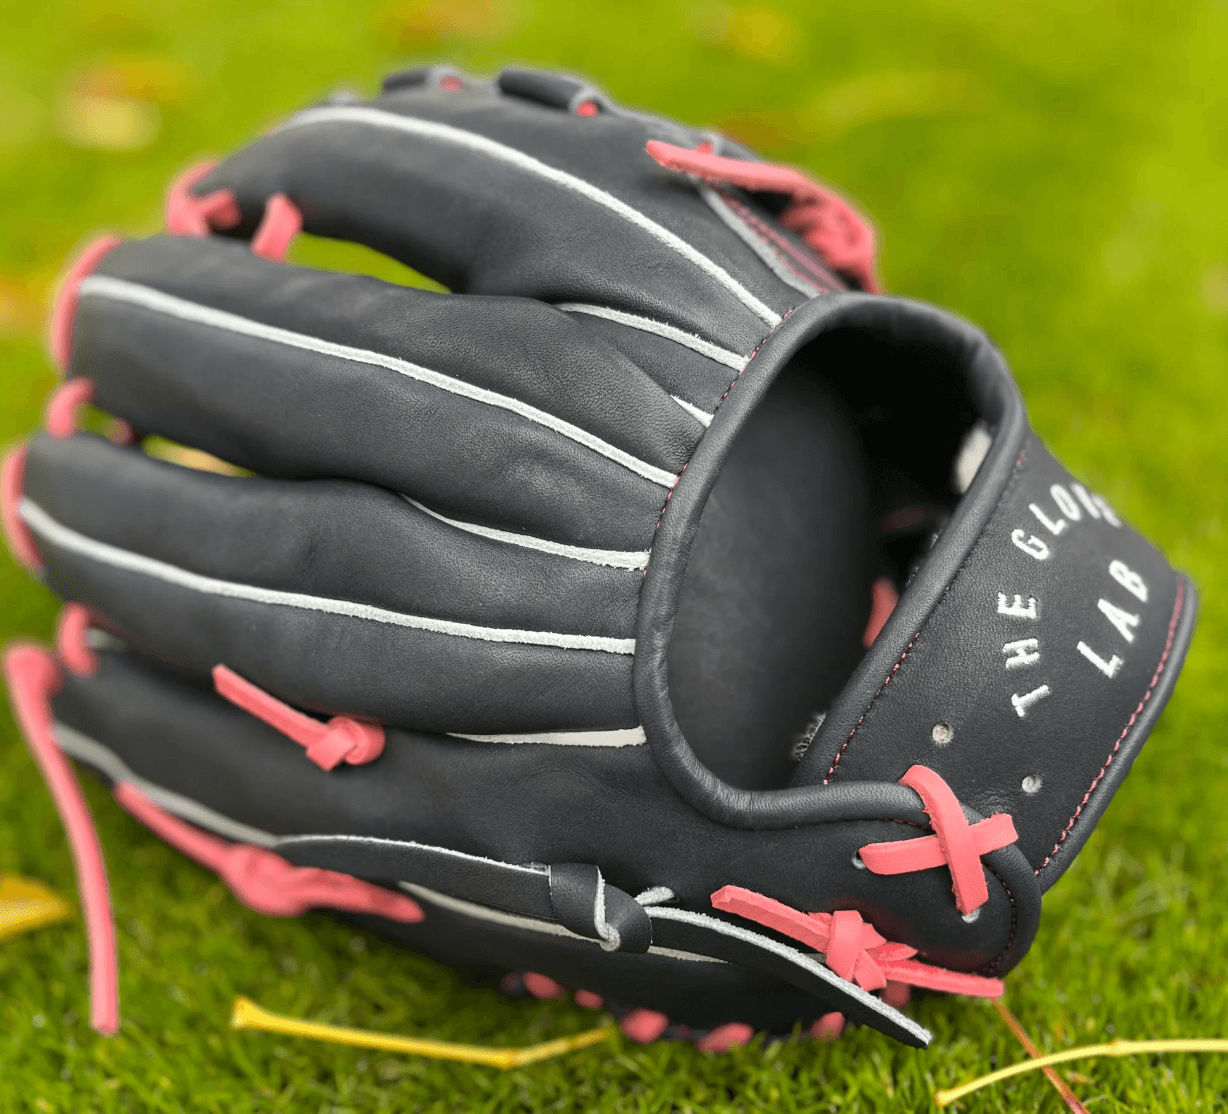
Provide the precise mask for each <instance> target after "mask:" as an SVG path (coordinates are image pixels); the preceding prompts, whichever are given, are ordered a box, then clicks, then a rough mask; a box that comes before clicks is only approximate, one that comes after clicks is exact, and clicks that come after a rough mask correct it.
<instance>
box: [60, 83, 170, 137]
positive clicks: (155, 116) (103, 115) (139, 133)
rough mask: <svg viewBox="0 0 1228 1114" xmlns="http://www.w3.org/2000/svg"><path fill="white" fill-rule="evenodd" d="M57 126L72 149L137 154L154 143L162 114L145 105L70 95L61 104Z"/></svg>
mask: <svg viewBox="0 0 1228 1114" xmlns="http://www.w3.org/2000/svg"><path fill="white" fill-rule="evenodd" d="M58 124H59V130H60V135H61V136H63V137H64V139H66V140H68V142H69V143H71V144H72V145H73V146H74V147H94V148H97V149H98V150H102V151H139V150H140V149H141V148H142V147H148V146H149V145H150V144H151V143H152V142H153V141H154V140H155V139H157V137H158V130H159V129H160V128H161V126H162V114H161V113H160V112H159V111H158V107H157V105H153V104H150V103H149V102H148V101H139V100H135V99H133V98H131V97H98V96H94V95H92V94H89V93H74V94H71V95H69V96H67V97H65V98H64V100H63V101H62V102H61V104H60V111H59V119H58Z"/></svg>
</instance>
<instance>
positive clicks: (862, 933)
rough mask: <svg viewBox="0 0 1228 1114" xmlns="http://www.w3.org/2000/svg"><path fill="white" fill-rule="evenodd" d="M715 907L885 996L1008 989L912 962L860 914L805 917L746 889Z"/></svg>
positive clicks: (727, 889)
mask: <svg viewBox="0 0 1228 1114" xmlns="http://www.w3.org/2000/svg"><path fill="white" fill-rule="evenodd" d="M712 905H713V907H714V908H716V909H720V910H721V911H722V912H726V913H733V914H734V915H735V916H739V917H745V918H746V919H747V920H751V921H754V922H756V923H757V924H761V925H763V926H764V927H765V928H770V929H774V930H775V931H776V932H779V933H781V934H783V935H785V936H788V937H790V938H792V939H794V940H797V941H798V942H799V943H802V944H806V945H808V946H809V947H812V948H814V950H815V951H816V952H820V953H822V957H823V962H824V964H825V965H826V966H827V967H828V968H830V969H831V970H832V971H833V972H834V973H835V974H837V975H839V976H840V977H841V978H842V979H845V980H846V981H848V982H853V983H856V984H857V985H858V986H860V987H861V988H862V989H863V990H884V989H886V987H887V983H888V982H895V983H903V984H905V985H907V986H917V987H924V988H925V989H927V990H939V991H942V992H943V993H946V994H970V995H974V996H976V997H980V998H997V997H998V996H999V995H1001V993H1002V991H1003V989H1004V988H1003V985H1002V981H1001V979H991V978H986V977H985V976H983V975H970V974H966V973H965V972H963V971H949V970H947V969H946V968H945V967H934V966H932V965H931V964H928V963H922V962H920V961H919V960H915V959H913V956H915V955H916V954H917V949H916V948H911V947H909V946H908V945H907V944H897V943H893V942H891V941H890V940H888V939H886V937H884V936H882V935H880V934H879V933H878V931H877V930H876V929H875V928H874V926H873V925H871V924H867V923H866V922H865V921H864V920H862V917H861V914H860V913H858V912H857V910H855V909H837V910H836V911H835V912H834V913H803V912H802V911H801V910H800V909H794V908H793V907H792V906H791V905H786V904H785V903H784V902H783V901H777V900H775V899H774V898H770V897H767V896H765V895H764V894H760V893H756V892H755V891H754V890H747V889H744V888H743V887H741V886H724V887H722V888H721V889H719V890H717V891H716V893H714V894H713V895H712Z"/></svg>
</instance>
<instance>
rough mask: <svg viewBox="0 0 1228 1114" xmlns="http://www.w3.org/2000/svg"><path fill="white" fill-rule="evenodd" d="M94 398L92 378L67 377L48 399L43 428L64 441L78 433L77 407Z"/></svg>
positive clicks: (58, 439)
mask: <svg viewBox="0 0 1228 1114" xmlns="http://www.w3.org/2000/svg"><path fill="white" fill-rule="evenodd" d="M93 400H94V381H93V380H92V379H85V378H76V379H66V380H65V381H64V382H63V383H61V384H60V385H59V386H58V387H56V389H55V390H54V391H52V392H51V396H50V397H49V398H48V399H47V408H46V410H45V411H44V412H43V428H44V429H45V430H46V431H47V432H48V433H49V434H50V435H51V436H52V437H54V438H55V439H56V440H57V441H64V440H67V439H68V438H69V437H71V436H72V435H73V434H74V433H76V432H77V431H78V429H79V427H78V425H77V407H78V406H86V405H88V404H89V403H90V402H92V401H93Z"/></svg>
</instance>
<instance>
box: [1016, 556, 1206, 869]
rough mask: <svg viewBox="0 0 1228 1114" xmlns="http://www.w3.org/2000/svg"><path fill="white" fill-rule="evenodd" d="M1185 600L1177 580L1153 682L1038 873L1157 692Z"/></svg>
mask: <svg viewBox="0 0 1228 1114" xmlns="http://www.w3.org/2000/svg"><path fill="white" fill-rule="evenodd" d="M1184 600H1185V584H1184V582H1183V581H1180V580H1178V581H1177V600H1176V602H1175V603H1174V604H1173V617H1172V619H1171V620H1170V622H1169V624H1168V640H1167V641H1166V642H1165V643H1164V653H1162V654H1161V655H1160V663H1159V665H1157V666H1156V671H1155V673H1154V675H1153V676H1152V678H1151V684H1150V685H1149V686H1148V688H1147V691H1146V692H1145V693H1143V699H1142V700H1140V701H1139V702H1138V707H1137V708H1135V709H1134V714H1133V715H1131V716H1130V718H1129V719H1128V720H1127V721H1126V726H1125V727H1123V728H1122V729H1121V734H1120V735H1118V736H1117V742H1115V743H1114V744H1113V749H1112V750H1111V751H1109V756H1108V757H1107V758H1106V759H1105V760H1104V765H1103V766H1101V767H1100V772H1099V773H1098V774H1097V775H1096V776H1095V777H1094V778H1092V783H1091V785H1089V786H1088V787H1087V792H1086V793H1084V794H1083V800H1081V801H1080V802H1079V807H1078V808H1076V809H1075V810H1074V815H1073V816H1072V817H1071V818H1070V821H1069V823H1067V825H1066V827H1065V828H1063V829H1062V834H1061V835H1060V836H1058V838H1057V842H1056V843H1055V844H1054V845H1053V850H1052V851H1050V852H1049V854H1048V855H1046V856H1045V861H1044V862H1043V863H1041V864H1040V866H1039V867H1038V868H1037V869H1036V870H1035V871H1033V873H1034V874H1036V875H1038V876H1039V874H1040V872H1041V871H1042V870H1044V869H1045V867H1047V866H1048V865H1049V864H1050V863H1051V862H1052V861H1053V856H1054V855H1056V854H1057V853H1058V852H1059V851H1060V850H1061V849H1062V844H1063V843H1065V842H1066V837H1067V836H1068V835H1069V834H1070V829H1071V828H1073V827H1074V825H1075V821H1076V820H1078V819H1079V816H1080V814H1081V813H1082V812H1083V808H1084V806H1085V805H1086V804H1087V802H1088V801H1089V800H1091V796H1092V794H1093V793H1094V792H1095V791H1096V786H1097V785H1099V784H1100V780H1101V779H1102V778H1103V777H1104V775H1105V773H1106V771H1107V770H1108V768H1109V767H1110V766H1111V765H1112V764H1113V759H1114V758H1116V757H1117V752H1118V751H1119V750H1120V749H1121V744H1122V743H1123V742H1125V740H1126V736H1127V735H1128V734H1129V733H1130V728H1132V727H1133V726H1134V724H1135V723H1136V722H1137V720H1138V717H1139V716H1140V715H1141V714H1142V711H1143V709H1144V708H1145V707H1146V706H1147V701H1148V700H1150V699H1151V694H1152V693H1153V692H1155V687H1156V685H1157V684H1159V681H1160V674H1161V673H1163V672H1164V666H1165V665H1166V664H1167V663H1168V655H1169V654H1170V653H1171V652H1172V648H1173V640H1174V639H1175V638H1176V636H1177V622H1178V621H1179V620H1180V618H1181V604H1182V602H1183V601H1184Z"/></svg>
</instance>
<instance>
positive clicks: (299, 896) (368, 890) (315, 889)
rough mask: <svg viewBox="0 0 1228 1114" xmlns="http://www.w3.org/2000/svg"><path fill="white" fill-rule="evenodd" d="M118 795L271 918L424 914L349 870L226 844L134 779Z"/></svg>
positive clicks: (410, 920) (415, 917)
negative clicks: (336, 912)
mask: <svg viewBox="0 0 1228 1114" xmlns="http://www.w3.org/2000/svg"><path fill="white" fill-rule="evenodd" d="M115 799H116V800H117V801H119V803H120V804H121V805H123V806H124V808H125V809H127V810H128V812H129V813H131V814H132V815H133V816H134V817H135V818H136V819H137V820H139V821H140V822H141V823H142V824H144V825H145V827H147V828H148V829H149V830H150V831H151V832H153V833H154V834H155V835H157V836H160V837H161V838H162V839H164V840H165V841H166V842H167V843H169V844H170V845H171V846H172V847H174V848H176V849H177V850H179V851H182V852H183V853H184V854H185V855H187V856H188V857H189V858H192V859H195V860H196V861H197V862H198V863H200V865H201V866H203V867H207V868H208V869H209V870H212V871H213V872H214V873H215V874H217V876H218V877H219V878H221V880H222V881H223V882H225V883H226V886H227V888H228V889H229V890H230V892H231V893H233V894H234V895H235V897H237V898H238V899H239V900H240V901H241V902H242V903H243V904H244V905H246V906H247V907H248V908H249V909H254V910H256V912H257V913H264V914H265V915H266V916H269V917H299V916H302V914H304V913H306V912H307V911H308V910H309V909H340V910H342V911H344V912H347V913H370V914H373V915H375V916H378V917H387V918H388V919H389V920H393V921H401V922H403V923H405V924H417V923H418V922H419V921H421V920H423V919H424V917H425V914H424V913H423V912H422V908H421V907H420V906H419V905H418V903H417V902H416V901H414V900H413V898H410V897H406V896H405V895H404V894H397V893H392V892H391V891H389V890H386V889H384V888H383V887H382V886H376V885H374V884H372V883H371V882H364V881H363V880H362V879H361V878H354V877H353V876H352V875H349V874H339V873H337V872H336V871H333V870H321V869H319V868H317V867H307V866H294V865H293V864H292V863H288V862H286V860H285V859H283V858H282V857H281V856H280V855H278V854H276V853H275V852H273V851H270V850H269V849H268V848H266V847H257V846H255V845H254V844H250V843H227V842H226V841H225V840H223V839H219V838H218V837H217V836H215V835H210V834H209V833H208V832H205V831H201V829H199V828H195V827H193V826H192V825H191V824H187V823H185V822H184V821H182V820H180V819H179V818H178V817H177V816H172V815H171V814H170V813H169V812H167V811H165V810H164V809H161V808H159V807H158V806H157V805H156V804H154V803H153V801H151V800H150V799H149V798H148V797H146V796H145V795H144V794H143V793H142V792H141V791H140V790H139V789H137V787H136V786H135V785H133V784H132V783H131V782H119V783H118V784H117V785H116V786H115Z"/></svg>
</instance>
